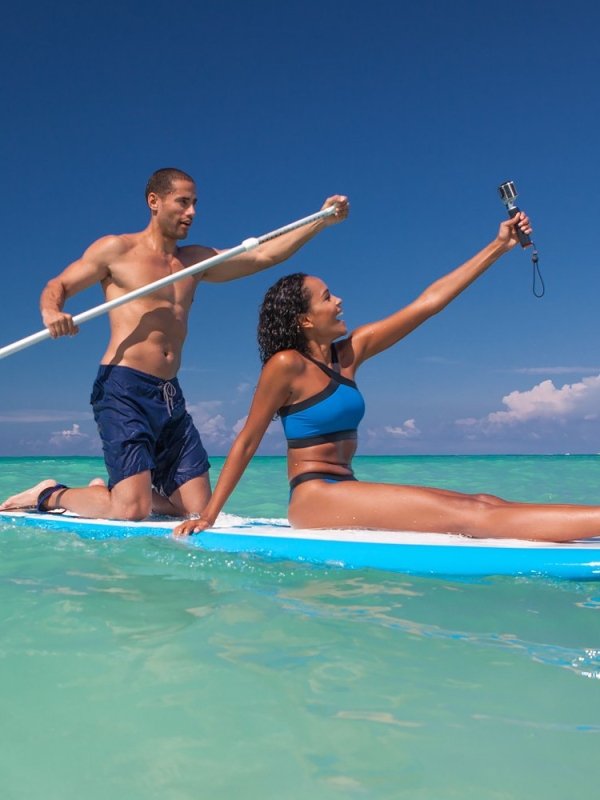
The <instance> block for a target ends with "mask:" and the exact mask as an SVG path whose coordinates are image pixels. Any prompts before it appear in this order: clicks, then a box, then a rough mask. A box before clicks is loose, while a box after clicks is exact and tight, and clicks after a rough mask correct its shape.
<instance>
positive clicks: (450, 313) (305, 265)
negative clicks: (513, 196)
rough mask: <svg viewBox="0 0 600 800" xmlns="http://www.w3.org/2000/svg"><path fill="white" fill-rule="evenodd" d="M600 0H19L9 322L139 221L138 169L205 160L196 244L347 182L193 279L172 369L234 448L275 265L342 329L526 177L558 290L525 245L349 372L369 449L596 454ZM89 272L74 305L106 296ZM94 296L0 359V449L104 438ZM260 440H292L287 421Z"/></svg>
mask: <svg viewBox="0 0 600 800" xmlns="http://www.w3.org/2000/svg"><path fill="white" fill-rule="evenodd" d="M599 35H600V7H599V6H598V5H597V4H595V3H592V2H577V0H575V2H572V3H570V4H569V5H568V6H565V5H564V3H558V2H554V1H553V0H549V1H546V2H541V1H540V2H522V3H518V4H517V3H512V4H509V3H494V2H491V3H484V2H481V0H478V1H477V0H457V1H456V2H443V1H442V0H422V1H421V2H420V3H418V4H417V3H405V2H394V3H392V2H389V1H388V2H379V0H374V1H373V2H369V3H366V2H359V1H358V0H348V2H345V3H343V4H339V3H320V2H319V3H317V2H314V0H307V2H303V3H301V4H297V3H285V2H281V0H279V1H276V0H254V1H253V2H247V1H246V0H218V1H217V0H215V1H214V2H196V3H191V4H183V5H181V6H177V5H173V4H166V3H163V2H160V3H159V2H155V0H144V2H142V1H141V0H139V2H137V1H136V0H120V2H115V0H106V1H105V2H104V3H102V4H98V5H94V6H90V5H85V4H80V3H78V4H75V3H72V2H64V1H61V0H57V2H55V3H53V4H51V5H48V4H46V3H41V2H39V0H33V1H32V2H30V3H28V4H26V5H17V4H12V7H10V8H9V9H8V10H7V11H5V12H4V24H3V26H2V31H0V44H1V47H0V62H1V65H2V74H3V76H4V79H3V81H2V83H1V85H0V100H1V107H2V110H3V115H2V116H3V123H2V126H1V128H0V137H1V141H2V154H3V164H4V166H3V173H4V176H5V180H4V187H3V196H4V203H3V210H2V217H1V218H2V238H3V242H4V246H3V261H4V265H3V275H4V294H3V298H4V301H3V311H2V316H1V318H0V345H6V344H9V343H11V342H13V341H15V340H17V339H20V338H22V337H24V336H27V335H29V334H31V333H34V332H35V331H37V330H39V329H40V328H41V320H40V318H39V312H38V301H39V294H40V292H41V290H42V288H43V286H44V285H45V283H46V281H47V280H48V279H49V278H50V277H53V276H54V275H56V274H58V273H59V272H60V271H61V270H62V269H63V268H64V267H65V266H66V265H67V264H69V263H70V262H71V261H73V260H75V259H76V258H78V257H79V255H80V254H81V253H82V251H83V250H84V249H85V248H86V247H87V245H88V244H90V243H91V242H92V241H94V240H95V239H97V238H98V237H100V236H103V235H106V234H108V233H124V232H131V231H135V230H141V229H142V228H144V227H145V226H146V224H147V221H148V211H147V208H146V206H145V202H144V194H143V193H144V187H145V183H146V180H147V178H148V176H149V175H150V174H151V173H152V172H153V171H154V170H155V169H158V168H160V167H164V166H176V167H179V168H180V169H183V170H185V171H187V172H189V173H191V174H192V175H193V176H195V178H196V181H197V185H198V190H199V203H198V214H197V217H196V221H195V224H194V228H193V229H192V233H191V234H190V237H189V241H193V242H198V243H201V244H206V245H210V246H214V247H219V248H222V247H229V246H234V245H236V244H238V243H239V242H240V241H242V240H243V239H245V238H246V237H248V236H256V235H260V234H261V233H264V232H266V231H269V230H271V229H273V228H276V227H279V226H280V225H283V224H285V223H287V222H291V221H293V220H294V219H297V218H298V217H302V216H305V215H306V214H309V213H312V212H313V211H316V210H318V209H319V208H320V206H321V204H322V202H323V200H324V199H325V198H326V197H327V196H328V195H331V194H333V193H343V194H347V195H348V196H349V197H350V200H351V203H352V213H351V218H350V220H349V221H348V222H346V223H344V224H343V225H339V226H336V227H335V228H333V229H329V230H327V231H325V232H324V233H323V234H322V235H320V236H319V237H318V238H317V239H316V240H314V241H313V242H311V243H310V244H309V245H307V246H306V247H305V248H304V249H303V250H302V251H301V253H299V254H298V255H297V256H296V257H294V259H293V260H292V261H290V262H288V263H287V264H283V265H281V266H279V267H276V268H274V269H273V270H271V271H269V272H267V273H264V274H261V275H258V276H254V277H252V278H249V279H246V280H244V281H238V282H235V283H231V284H227V285H221V286H207V287H201V288H200V290H199V293H198V295H197V300H196V303H195V306H194V309H193V312H192V320H191V325H190V332H189V338H188V342H187V344H186V348H185V351H184V362H183V363H184V366H183V369H182V371H181V373H180V379H181V382H182V385H183V388H184V393H185V395H186V398H187V401H188V404H189V406H190V409H191V411H192V413H193V414H194V417H195V419H196V422H197V424H198V426H199V428H200V430H201V432H202V434H203V438H204V441H205V444H206V446H207V449H208V450H209V453H211V454H213V455H220V454H224V453H226V452H227V449H228V447H229V445H230V443H231V441H232V438H233V436H234V433H235V431H236V430H239V427H240V425H241V420H243V418H244V416H245V415H246V413H247V410H248V407H249V404H250V401H251V396H252V390H253V387H254V386H255V385H256V380H257V376H258V372H259V362H258V357H257V354H256V346H255V340H254V330H255V326H256V315H257V308H258V305H259V303H260V300H261V298H262V296H263V294H264V291H265V290H266V289H267V288H268V286H270V285H271V283H272V282H273V281H274V280H276V279H277V278H278V277H279V276H280V275H282V274H285V273H286V272H291V271H296V270H302V271H305V272H309V273H311V274H316V275H319V276H320V277H322V278H323V279H324V280H325V281H326V282H327V283H328V284H329V285H330V287H331V289H332V291H333V292H334V293H336V294H338V295H340V296H341V297H342V298H343V301H344V311H345V319H346V322H347V324H348V326H349V327H350V328H352V327H355V326H357V325H360V324H363V323H365V322H368V321H370V320H373V319H378V318H380V317H383V316H385V315H386V314H388V313H390V312H392V311H394V310H395V309H397V308H399V307H401V306H402V305H405V304H406V303H408V302H410V301H411V300H412V299H413V298H414V297H415V296H416V295H418V294H419V293H420V292H421V291H422V290H423V289H424V288H425V287H426V286H427V285H428V284H429V283H430V282H431V281H433V280H435V279H436V278H437V277H438V276H440V275H441V274H443V273H444V272H446V271H448V270H450V269H451V268H453V267H455V266H457V265H458V264H460V263H461V262H462V261H464V260H466V259H467V258H468V257H469V256H470V255H472V254H473V253H474V252H475V251H476V250H478V249H479V248H480V247H482V246H484V245H485V244H486V243H487V242H488V241H490V240H491V239H492V238H493V237H494V235H495V233H496V229H497V226H498V224H499V222H500V221H501V220H502V219H504V215H505V211H504V208H503V206H502V204H501V203H500V201H499V199H498V197H497V193H496V188H497V186H498V184H499V183H501V182H503V181H505V180H508V179H510V180H514V181H515V183H516V186H517V188H518V190H519V193H520V196H519V202H520V204H521V206H522V207H523V208H524V209H526V210H527V211H528V213H529V214H530V216H531V217H532V221H533V224H534V227H535V234H534V239H535V241H536V244H537V246H538V249H539V252H540V266H541V268H542V273H543V277H544V280H545V282H546V287H547V289H546V295H545V297H544V298H543V299H541V300H538V299H535V298H534V297H533V294H532V291H531V262H530V255H529V251H521V250H520V249H519V250H518V251H513V252H512V253H510V254H509V255H507V256H506V257H505V258H504V259H502V261H500V262H499V263H497V264H496V265H495V266H494V267H492V269H491V270H490V271H489V272H488V273H487V274H486V275H484V276H483V277H482V278H481V279H480V280H479V281H478V282H477V283H476V284H475V285H474V286H472V287H470V289H468V290H467V292H466V293H465V294H464V295H463V296H462V297H460V298H459V299H458V300H457V301H455V302H454V303H453V304H452V305H451V306H450V307H449V308H448V309H446V311H444V312H443V313H442V314H441V315H440V316H438V317H436V318H434V319H432V320H430V321H429V322H428V323H426V324H425V325H424V326H423V327H422V328H421V329H420V330H419V331H417V332H415V333H414V334H412V335H411V336H410V337H408V338H407V339H406V340H405V341H404V342H402V343H400V344H399V345H398V346H397V347H396V348H394V349H393V350H392V351H388V352H387V353H385V354H383V355H381V356H379V357H378V358H376V359H374V360H373V361H372V362H369V363H367V364H366V365H365V366H364V367H363V368H362V370H361V372H360V373H359V375H358V381H359V384H360V386H361V388H362V390H363V393H364V394H365V397H366V400H367V406H368V411H367V415H366V418H365V421H364V424H363V429H362V436H361V444H360V450H359V452H360V453H362V454H365V455H366V454H387V453H390V454H396V453H398V454H428V453H431V454H436V453H440V454H444V453H466V454H469V453H565V452H567V453H568V452H571V453H595V452H598V451H600V416H599V413H598V411H599V408H600V402H599V401H600V355H599V354H598V352H597V351H598V341H599V336H598V333H599V330H598V328H599V325H600V322H599V318H598V314H597V300H596V295H597V292H598V285H599V280H600V270H599V264H598V256H597V253H598V250H599V248H598V238H599V235H600V234H599V226H598V224H597V219H596V215H597V209H598V201H597V185H598V174H597V173H598V168H597V163H598V155H597V150H598V132H597V128H598V101H599V89H598V80H597V78H598V66H599V64H598V62H599V60H600V57H599V54H598V52H599V51H598V46H597V41H598V36H599ZM102 299H103V298H102V295H101V292H100V290H99V288H97V287H94V288H93V289H90V290H88V291H86V292H84V293H82V294H80V295H79V296H77V297H76V298H73V299H72V300H71V301H69V303H68V305H67V310H69V311H71V312H72V313H77V312H80V311H83V310H85V309H87V308H90V307H92V306H95V305H97V304H98V303H100V302H102ZM107 324H108V323H107V319H106V317H101V318H99V319H97V320H94V321H92V322H89V323H86V324H85V325H84V326H82V330H81V333H80V335H79V336H78V337H75V338H74V339H72V340H61V341H58V342H51V341H46V342H43V343H41V344H38V345H36V346H34V347H31V348H29V349H28V350H25V351H22V352H20V353H17V354H15V355H13V356H10V357H8V358H6V359H4V360H3V361H1V362H0V374H1V381H2V383H1V385H2V390H1V392H0V455H1V456H8V455H71V454H79V455H99V454H100V447H99V443H98V439H97V436H96V432H95V427H94V422H93V419H92V417H91V413H90V409H89V405H88V401H89V393H90V389H91V385H92V382H93V378H94V375H95V372H96V369H97V364H98V361H99V359H100V358H101V356H102V354H103V352H104V348H105V345H106V342H107V337H108V328H107ZM261 452H262V453H264V454H270V453H272V454H283V453H284V444H283V438H282V435H281V433H280V431H279V429H278V427H277V426H275V427H273V430H272V431H271V432H269V434H268V436H267V437H266V438H265V442H264V445H263V447H262V450H261Z"/></svg>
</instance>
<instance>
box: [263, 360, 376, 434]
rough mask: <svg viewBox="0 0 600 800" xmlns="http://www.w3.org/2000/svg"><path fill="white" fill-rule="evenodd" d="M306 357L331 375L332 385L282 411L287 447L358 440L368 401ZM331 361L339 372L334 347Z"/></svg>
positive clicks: (351, 385) (352, 386)
mask: <svg viewBox="0 0 600 800" xmlns="http://www.w3.org/2000/svg"><path fill="white" fill-rule="evenodd" d="M305 358H308V360H309V361H312V363H313V364H316V365H317V367H319V369H321V370H322V371H323V372H324V373H325V374H326V375H328V376H329V383H328V385H327V386H326V387H325V388H324V389H323V390H322V391H321V392H318V393H317V394H315V395H313V397H309V398H308V399H306V400H302V402H300V403H295V404H294V405H290V406H282V407H281V408H280V409H279V416H280V417H281V423H282V425H283V431H284V433H285V436H286V439H287V441H288V447H312V446H313V445H315V444H325V443H326V442H340V441H342V440H344V439H356V438H357V428H358V425H359V423H360V421H361V419H362V418H363V416H364V413H365V401H364V400H363V396H362V395H361V393H360V392H359V391H358V388H357V386H356V383H355V382H354V381H351V380H349V378H344V377H343V376H342V375H340V373H339V372H338V371H337V370H336V369H330V368H329V367H327V366H325V364H322V363H321V362H320V361H315V359H314V358H311V357H310V356H305ZM331 360H332V363H333V365H334V367H337V369H338V370H339V366H338V358H337V352H336V349H335V346H334V345H331Z"/></svg>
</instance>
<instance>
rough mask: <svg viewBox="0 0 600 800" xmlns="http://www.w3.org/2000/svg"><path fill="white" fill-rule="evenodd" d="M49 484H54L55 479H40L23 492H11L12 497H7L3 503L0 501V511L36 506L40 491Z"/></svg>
mask: <svg viewBox="0 0 600 800" xmlns="http://www.w3.org/2000/svg"><path fill="white" fill-rule="evenodd" d="M50 486H56V481H53V480H47V481H40V483H38V484H36V485H35V486H32V487H31V489H25V491H24V492H19V494H13V496H12V497H8V498H7V499H6V500H5V501H4V502H3V503H0V511H19V510H21V511H22V510H24V509H26V508H37V503H38V497H39V496H40V493H41V492H43V491H44V489H48V488H49V487H50Z"/></svg>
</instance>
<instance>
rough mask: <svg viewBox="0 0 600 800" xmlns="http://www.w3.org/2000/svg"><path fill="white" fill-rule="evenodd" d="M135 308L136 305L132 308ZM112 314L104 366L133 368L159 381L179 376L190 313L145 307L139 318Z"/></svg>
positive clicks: (172, 309)
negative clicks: (159, 379)
mask: <svg viewBox="0 0 600 800" xmlns="http://www.w3.org/2000/svg"><path fill="white" fill-rule="evenodd" d="M132 305H133V304H132ZM121 310H122V311H124V310H125V308H123V309H115V311H114V312H113V313H112V314H111V339H110V342H109V345H108V348H107V350H106V353H105V354H104V357H103V358H102V361H101V363H102V364H105V365H108V364H113V365H118V366H121V367H130V368H131V369H137V370H138V371H139V372H145V373H146V374H148V375H155V376H156V377H157V378H162V379H164V380H170V379H171V378H174V377H175V375H177V372H178V371H179V366H180V363H181V351H182V348H183V343H184V341H185V337H186V334H187V313H182V312H181V309H175V308H172V307H170V306H165V305H161V306H155V307H153V308H152V307H146V308H145V309H144V310H143V311H142V313H140V314H135V315H134V314H131V311H133V310H134V309H129V312H130V313H128V314H118V313H116V312H118V311H121Z"/></svg>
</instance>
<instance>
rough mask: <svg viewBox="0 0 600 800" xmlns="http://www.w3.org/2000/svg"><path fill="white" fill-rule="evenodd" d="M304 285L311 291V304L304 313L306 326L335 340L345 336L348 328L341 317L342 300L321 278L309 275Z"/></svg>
mask: <svg viewBox="0 0 600 800" xmlns="http://www.w3.org/2000/svg"><path fill="white" fill-rule="evenodd" d="M304 285H305V287H306V288H307V289H308V291H309V293H310V306H309V309H308V311H307V312H306V314H305V315H304V320H305V322H304V328H305V331H306V332H308V331H307V329H309V330H313V331H314V332H315V333H316V334H322V335H324V336H325V337H326V338H331V340H332V341H333V340H334V339H337V338H338V337H339V336H344V335H345V334H346V333H347V332H348V330H347V328H346V323H345V322H344V321H343V319H341V316H342V300H341V298H340V297H336V296H335V295H333V294H331V292H330V291H329V289H328V288H327V285H326V284H325V283H324V282H323V281H322V280H321V279H320V278H314V277H312V276H310V275H308V276H307V277H306V278H305V279H304Z"/></svg>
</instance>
